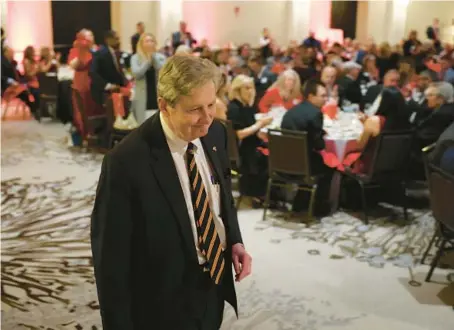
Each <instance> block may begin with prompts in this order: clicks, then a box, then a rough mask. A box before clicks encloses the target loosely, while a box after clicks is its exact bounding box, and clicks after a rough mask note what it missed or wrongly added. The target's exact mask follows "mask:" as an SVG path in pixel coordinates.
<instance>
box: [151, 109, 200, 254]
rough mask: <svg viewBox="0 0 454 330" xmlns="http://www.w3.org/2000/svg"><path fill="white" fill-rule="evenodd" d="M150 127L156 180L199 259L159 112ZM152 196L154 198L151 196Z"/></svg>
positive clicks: (183, 234) (190, 247)
mask: <svg viewBox="0 0 454 330" xmlns="http://www.w3.org/2000/svg"><path fill="white" fill-rule="evenodd" d="M149 124H150V127H146V126H148V125H146V126H145V127H144V129H146V130H147V132H145V138H146V141H147V142H148V143H149V144H150V146H151V153H152V157H151V168H152V170H153V172H154V174H155V177H156V180H157V181H158V184H159V186H160V188H161V190H162V192H163V193H164V195H165V197H166V199H167V201H168V202H169V205H170V206H171V207H172V212H173V213H174V215H175V218H176V220H177V221H178V224H179V227H180V229H181V234H182V236H183V241H184V244H185V245H186V248H187V250H188V251H189V254H190V257H191V258H192V259H194V260H195V261H197V253H196V249H195V245H194V238H193V234H192V228H191V223H190V221H191V220H190V218H189V214H188V211H187V208H186V201H185V199H184V195H183V190H182V188H181V184H180V180H179V178H178V173H177V170H176V168H175V163H174V161H173V158H172V155H171V153H170V149H169V147H168V145H167V141H166V138H165V135H164V131H163V130H162V125H161V120H160V117H159V113H158V114H156V115H155V116H153V118H152V119H151V121H150V123H149ZM150 198H152V197H151V196H150Z"/></svg>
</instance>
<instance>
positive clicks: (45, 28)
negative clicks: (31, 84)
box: [6, 0, 53, 61]
mask: <svg viewBox="0 0 454 330" xmlns="http://www.w3.org/2000/svg"><path fill="white" fill-rule="evenodd" d="M6 15H7V17H6V34H7V40H8V44H9V46H11V47H12V48H13V49H14V51H15V52H16V55H15V58H16V60H17V61H20V60H21V59H22V52H23V51H24V49H25V47H27V46H29V45H32V46H34V47H35V48H36V49H37V51H39V47H42V46H48V47H52V46H53V35H52V9H51V3H50V0H41V1H8V7H7V14H6Z"/></svg>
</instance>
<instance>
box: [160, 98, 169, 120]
mask: <svg viewBox="0 0 454 330" xmlns="http://www.w3.org/2000/svg"><path fill="white" fill-rule="evenodd" d="M168 107H169V105H168V103H167V101H166V100H164V99H163V98H162V97H159V98H158V108H159V111H161V112H162V114H163V115H166V116H168V114H169V110H168Z"/></svg>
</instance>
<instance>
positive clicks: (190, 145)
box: [186, 142, 197, 154]
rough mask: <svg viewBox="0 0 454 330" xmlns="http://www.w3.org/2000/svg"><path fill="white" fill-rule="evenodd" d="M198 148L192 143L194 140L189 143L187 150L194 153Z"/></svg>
mask: <svg viewBox="0 0 454 330" xmlns="http://www.w3.org/2000/svg"><path fill="white" fill-rule="evenodd" d="M196 149H197V147H196V146H195V144H194V143H192V142H189V143H188V149H187V150H186V152H188V153H190V154H194V153H195V151H196Z"/></svg>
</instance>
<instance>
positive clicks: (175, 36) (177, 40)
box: [172, 31, 197, 52]
mask: <svg viewBox="0 0 454 330" xmlns="http://www.w3.org/2000/svg"><path fill="white" fill-rule="evenodd" d="M186 34H187V36H188V39H189V44H190V47H192V46H193V45H194V44H196V43H197V40H195V39H194V38H193V37H192V34H191V32H186ZM181 44H183V42H182V41H181V32H180V31H177V32H174V33H172V47H173V51H174V52H175V51H176V50H177V48H178V46H180V45H181Z"/></svg>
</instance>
